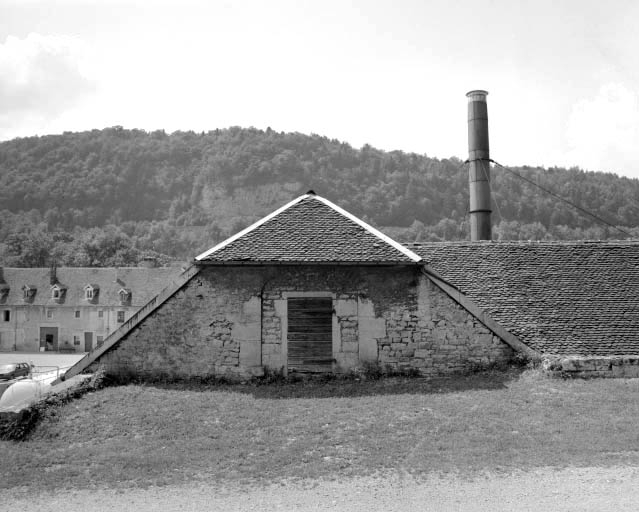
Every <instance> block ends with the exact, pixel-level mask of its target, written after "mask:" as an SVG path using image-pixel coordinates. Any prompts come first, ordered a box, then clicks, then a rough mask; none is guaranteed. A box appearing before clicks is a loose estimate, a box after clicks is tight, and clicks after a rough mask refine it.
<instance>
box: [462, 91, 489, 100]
mask: <svg viewBox="0 0 639 512" xmlns="http://www.w3.org/2000/svg"><path fill="white" fill-rule="evenodd" d="M486 96H488V91H484V90H482V89H474V90H472V91H468V92H467V93H466V97H467V98H468V101H486Z"/></svg>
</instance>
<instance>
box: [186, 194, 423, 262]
mask: <svg viewBox="0 0 639 512" xmlns="http://www.w3.org/2000/svg"><path fill="white" fill-rule="evenodd" d="M307 198H313V199H316V200H318V201H320V202H322V203H323V204H325V205H326V206H328V207H329V208H331V209H332V210H334V211H336V212H337V213H339V214H340V215H342V216H344V217H346V218H347V219H349V220H350V221H352V222H354V223H356V224H357V225H358V226H360V227H362V228H363V229H365V230H366V231H368V232H369V233H370V234H372V235H373V236H375V237H377V238H379V239H380V240H381V241H383V242H385V243H386V244H388V245H390V246H391V247H393V248H394V249H395V250H397V251H399V252H400V253H402V254H403V255H404V256H406V257H407V258H409V259H410V260H412V261H413V262H414V263H419V262H421V261H422V258H421V256H419V255H417V254H416V253H414V252H413V251H411V250H410V249H408V248H406V247H405V246H403V245H401V244H400V243H398V242H396V241H395V240H393V239H392V238H390V237H388V236H387V235H385V234H384V233H382V232H381V231H379V230H377V229H375V228H374V227H373V226H371V225H369V224H367V223H366V222H364V221H363V220H361V219H359V218H357V217H356V216H355V215H353V214H351V213H349V212H347V211H346V210H344V209H343V208H340V207H339V206H337V205H336V204H334V203H332V202H331V201H329V200H328V199H326V198H324V197H321V196H318V195H317V194H314V193H308V194H303V195H301V196H299V197H297V198H296V199H293V201H291V202H290V203H287V204H285V205H284V206H282V207H280V208H278V209H277V210H275V211H273V212H271V213H269V214H268V215H266V216H265V217H263V218H261V219H260V220H258V221H257V222H255V223H253V224H251V225H250V226H248V227H247V228H244V229H243V230H242V231H239V232H238V233H236V234H235V235H233V236H231V237H229V238H227V239H226V240H224V241H223V242H220V243H219V244H217V245H216V246H214V247H212V248H211V249H209V250H207V251H205V252H203V253H202V254H199V255H198V256H196V257H195V261H202V260H204V259H206V258H207V257H208V256H210V255H211V254H213V253H214V252H216V251H219V250H220V249H222V248H224V247H226V246H227V245H229V244H231V243H233V242H234V241H235V240H237V239H238V238H241V237H242V236H244V235H246V234H247V233H250V232H251V231H253V230H255V229H257V228H258V227H260V226H261V225H262V224H265V223H266V222H268V221H269V220H271V219H272V218H274V217H276V216H277V215H279V214H280V213H282V212H284V211H285V210H288V209H289V208H291V207H292V206H295V205H296V204H297V203H299V202H300V201H302V200H304V199H307Z"/></svg>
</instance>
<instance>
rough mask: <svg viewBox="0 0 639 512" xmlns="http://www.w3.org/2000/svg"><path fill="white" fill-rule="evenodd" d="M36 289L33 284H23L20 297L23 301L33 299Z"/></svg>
mask: <svg viewBox="0 0 639 512" xmlns="http://www.w3.org/2000/svg"><path fill="white" fill-rule="evenodd" d="M36 291H37V288H36V287H35V286H34V285H32V284H25V285H24V286H23V287H22V298H23V299H24V300H25V301H30V300H33V298H34V297H35V294H36Z"/></svg>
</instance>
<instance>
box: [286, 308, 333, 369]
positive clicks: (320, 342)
mask: <svg viewBox="0 0 639 512" xmlns="http://www.w3.org/2000/svg"><path fill="white" fill-rule="evenodd" d="M287 307H288V331H287V340H286V341H287V346H288V355H287V365H288V371H289V372H291V371H292V372H304V373H308V372H330V371H331V370H332V369H333V361H334V358H333V299H332V298H330V297H303V298H301V297H300V298H289V299H288V300H287Z"/></svg>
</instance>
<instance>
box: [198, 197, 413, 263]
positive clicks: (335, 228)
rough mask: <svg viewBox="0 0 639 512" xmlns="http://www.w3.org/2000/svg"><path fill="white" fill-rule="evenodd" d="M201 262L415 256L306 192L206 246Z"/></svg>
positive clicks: (410, 260)
mask: <svg viewBox="0 0 639 512" xmlns="http://www.w3.org/2000/svg"><path fill="white" fill-rule="evenodd" d="M196 260H197V261H199V262H204V263H251V262H255V263H269V262H271V263H354V264H357V263H359V264H403V263H409V264H410V263H416V262H418V261H419V260H420V258H419V256H417V255H416V254H414V253H412V252H411V251H410V250H408V249H406V248H405V247H403V246H402V245H400V244H398V243H397V242H395V241H393V240H391V239H390V238H388V237H387V236H386V235H384V234H382V233H381V232H379V231H377V230H376V229H375V228H373V227H371V226H369V225H368V224H366V223H365V222H363V221H362V220H360V219H358V218H357V217H355V216H353V215H351V214H349V213H348V212H346V211H344V210H342V209H341V208H339V207H338V206H336V205H334V204H333V203H331V202H330V201H328V200H327V199H324V198H323V197H320V196H317V195H315V194H313V193H308V194H305V195H303V196H300V197H298V198H297V199H295V200H294V201H292V202H291V203H289V204H287V205H285V206H283V207H282V208H280V209H279V210H276V211H275V212H273V213H272V214H270V215H267V216H266V217H264V218H263V219H262V220H260V221H258V222H256V223H255V224H253V225H252V226H249V227H248V228H246V229H245V230H243V231H240V232H239V233H238V234H237V235H235V236H233V237H231V238H229V239H228V240H226V241H224V242H222V243H221V244H219V245H217V246H215V247H213V248H212V249H210V250H209V251H206V252H205V253H203V254H200V255H199V256H198V257H197V258H196Z"/></svg>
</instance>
